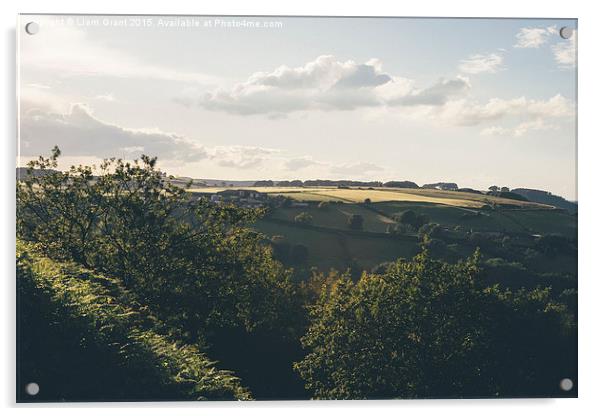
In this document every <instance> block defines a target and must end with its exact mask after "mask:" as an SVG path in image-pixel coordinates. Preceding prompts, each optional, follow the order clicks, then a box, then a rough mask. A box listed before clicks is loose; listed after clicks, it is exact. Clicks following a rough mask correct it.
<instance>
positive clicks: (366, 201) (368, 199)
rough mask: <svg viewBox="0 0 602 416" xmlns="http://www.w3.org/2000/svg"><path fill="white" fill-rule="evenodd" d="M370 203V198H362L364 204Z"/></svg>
mask: <svg viewBox="0 0 602 416" xmlns="http://www.w3.org/2000/svg"><path fill="white" fill-rule="evenodd" d="M371 203H372V200H371V199H370V198H366V199H364V204H366V205H368V204H371Z"/></svg>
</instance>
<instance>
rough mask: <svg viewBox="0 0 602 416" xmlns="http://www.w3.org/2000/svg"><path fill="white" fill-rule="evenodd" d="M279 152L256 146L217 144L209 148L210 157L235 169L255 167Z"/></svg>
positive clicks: (224, 165)
mask: <svg viewBox="0 0 602 416" xmlns="http://www.w3.org/2000/svg"><path fill="white" fill-rule="evenodd" d="M279 152H280V151H279V150H278V149H269V148H264V147H257V146H217V147H214V148H213V149H210V150H209V154H210V158H211V159H212V160H214V161H215V162H216V163H217V164H218V165H219V166H222V167H226V168H237V169H253V168H257V167H259V166H261V165H263V164H264V162H266V161H268V160H270V159H272V157H273V155H274V154H276V153H279Z"/></svg>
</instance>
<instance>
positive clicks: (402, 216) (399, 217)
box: [393, 209, 429, 229]
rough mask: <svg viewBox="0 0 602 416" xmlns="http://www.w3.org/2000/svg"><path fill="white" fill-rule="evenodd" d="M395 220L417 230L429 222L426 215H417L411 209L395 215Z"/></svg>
mask: <svg viewBox="0 0 602 416" xmlns="http://www.w3.org/2000/svg"><path fill="white" fill-rule="evenodd" d="M393 219H394V220H395V221H397V222H398V223H400V224H405V225H410V226H412V227H414V228H415V229H418V228H420V227H421V226H422V225H424V224H426V223H428V221H429V220H428V217H427V216H426V215H425V214H417V213H416V212H415V211H414V210H411V209H408V210H405V211H402V212H398V213H396V214H393Z"/></svg>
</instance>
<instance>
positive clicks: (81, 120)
mask: <svg viewBox="0 0 602 416" xmlns="http://www.w3.org/2000/svg"><path fill="white" fill-rule="evenodd" d="M21 108H22V114H21V119H20V138H21V142H22V143H23V146H22V148H21V152H22V153H23V155H24V156H37V155H40V154H47V153H48V151H49V150H50V149H51V148H52V147H53V146H54V145H58V146H59V147H60V148H61V150H62V151H63V153H64V154H65V155H69V156H95V157H99V158H104V157H114V156H116V157H122V158H126V159H133V158H136V157H139V156H140V155H141V154H142V153H145V154H148V155H151V156H158V157H159V158H160V159H164V160H175V161H181V162H184V163H187V162H195V161H199V160H202V159H205V158H207V152H206V150H205V149H204V148H203V147H202V146H199V145H197V144H195V143H194V142H192V141H190V140H188V139H187V138H185V137H182V136H179V135H177V134H173V133H166V132H162V131H160V130H158V129H144V130H143V129H129V128H124V127H120V126H117V125H114V124H110V123H107V122H104V121H101V120H99V119H98V118H96V117H95V116H94V115H93V114H92V111H91V110H90V108H89V107H87V106H86V105H84V104H73V105H72V106H71V109H70V110H69V112H67V113H64V114H63V113H56V112H53V111H52V110H48V109H45V108H43V107H39V106H35V105H34V106H30V105H27V104H25V105H23V104H22V107H21Z"/></svg>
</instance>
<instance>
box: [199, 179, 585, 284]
mask: <svg viewBox="0 0 602 416" xmlns="http://www.w3.org/2000/svg"><path fill="white" fill-rule="evenodd" d="M226 189H248V190H254V191H257V192H262V193H267V194H268V196H271V197H276V196H285V197H288V198H290V199H292V200H294V201H297V202H303V203H306V205H305V206H298V205H295V204H293V205H292V206H284V205H283V206H280V205H278V206H276V207H272V208H271V209H270V210H269V214H268V215H267V217H265V218H264V219H262V220H260V221H258V222H257V223H256V224H255V225H254V228H256V229H257V230H258V231H260V232H262V233H263V234H265V235H266V236H267V237H269V238H271V237H273V236H282V237H284V238H285V240H286V241H287V242H288V243H289V244H291V245H303V246H305V247H306V248H307V251H308V256H309V257H308V262H307V265H305V266H303V267H299V265H295V269H296V270H297V272H298V273H304V272H305V271H307V270H308V269H309V268H311V267H316V268H318V269H319V270H322V271H327V270H329V269H331V268H335V269H339V270H346V269H352V270H354V271H355V272H356V273H359V272H361V270H370V269H371V268H373V267H374V266H377V265H378V264H380V263H383V262H388V261H394V260H395V259H397V258H400V257H404V258H408V257H412V256H413V255H415V254H416V253H417V252H418V251H419V249H420V244H419V236H418V230H417V229H414V230H413V231H412V230H409V231H404V232H403V234H402V235H400V236H395V235H391V234H390V233H389V230H390V229H391V228H393V226H395V224H396V221H395V219H394V218H395V214H400V213H402V212H404V211H406V210H412V211H414V212H415V213H416V214H418V215H420V216H422V217H423V218H425V219H426V222H428V223H436V224H439V225H440V226H441V227H442V228H443V230H444V235H445V236H444V237H440V238H442V239H443V240H442V241H443V247H447V248H446V249H445V250H444V251H445V252H444V253H442V254H441V255H442V256H443V257H444V258H446V259H448V260H454V259H456V258H460V257H463V256H466V255H469V254H470V253H472V252H473V251H474V249H475V248H476V247H477V246H479V247H481V250H482V252H483V255H484V257H485V258H496V257H500V255H501V254H500V252H501V250H502V249H501V248H500V247H501V239H502V238H503V237H505V236H508V237H510V238H511V239H512V241H513V242H512V243H511V244H514V245H515V248H510V249H508V248H504V249H503V250H505V252H507V260H508V261H510V262H512V261H519V262H520V261H524V262H530V264H532V265H533V267H535V266H537V267H536V268H537V269H538V271H540V272H541V273H545V272H546V271H547V270H548V271H554V270H560V269H559V268H558V267H556V268H553V267H548V265H552V264H555V263H556V262H555V261H554V260H553V259H548V260H545V261H544V260H543V259H541V258H536V259H535V260H533V259H530V260H529V259H527V258H526V257H525V258H523V257H524V255H525V254H524V252H525V250H526V248H527V247H529V245H533V244H535V241H536V239H537V238H538V237H537V236H539V235H547V234H560V235H563V236H565V237H566V238H569V239H575V238H576V232H577V218H576V216H573V215H569V214H568V213H567V212H566V211H564V210H560V209H555V208H554V207H551V206H548V205H543V204H537V203H533V202H526V201H517V200H512V199H506V198H498V197H492V196H488V195H479V194H474V193H466V192H455V191H440V190H433V189H400V188H376V189H370V188H359V187H357V188H335V187H297V188H294V187H245V188H233V187H228V188H223V187H222V188H220V187H212V188H198V189H193V190H191V192H201V193H215V192H219V191H222V190H226ZM366 199H369V200H370V202H369V203H366V202H365V200H366ZM323 201H327V202H329V203H328V204H327V206H322V207H320V206H319V203H320V202H323ZM301 213H307V214H309V215H311V221H310V222H309V223H308V224H299V223H297V222H296V221H295V217H297V216H298V215H299V214H301ZM352 215H361V216H362V218H363V226H362V229H361V230H351V229H350V228H349V218H350V217H351V216H352ZM476 234H480V235H478V236H476V237H475V238H472V237H471V236H473V235H476ZM439 245H440V246H441V243H439ZM565 264H569V265H570V266H569V267H568V269H569V271H570V269H572V268H573V264H574V263H573V262H565Z"/></svg>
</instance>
